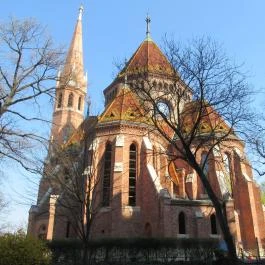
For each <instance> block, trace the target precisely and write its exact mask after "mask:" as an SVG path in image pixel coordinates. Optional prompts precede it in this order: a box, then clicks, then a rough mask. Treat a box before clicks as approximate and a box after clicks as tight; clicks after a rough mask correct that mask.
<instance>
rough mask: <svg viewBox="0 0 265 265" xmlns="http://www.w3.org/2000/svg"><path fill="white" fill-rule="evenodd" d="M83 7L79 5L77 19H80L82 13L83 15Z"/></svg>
mask: <svg viewBox="0 0 265 265" xmlns="http://www.w3.org/2000/svg"><path fill="white" fill-rule="evenodd" d="M83 11H84V7H83V5H81V6H80V7H79V15H78V20H82V15H83Z"/></svg>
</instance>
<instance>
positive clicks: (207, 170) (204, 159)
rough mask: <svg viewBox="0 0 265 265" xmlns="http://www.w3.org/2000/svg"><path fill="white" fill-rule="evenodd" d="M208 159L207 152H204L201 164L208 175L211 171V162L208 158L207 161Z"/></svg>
mask: <svg viewBox="0 0 265 265" xmlns="http://www.w3.org/2000/svg"><path fill="white" fill-rule="evenodd" d="M206 159H208V157H207V153H202V155H201V163H200V165H201V167H202V170H203V172H204V174H205V175H206V176H207V175H208V173H209V162H208V160H207V161H206Z"/></svg>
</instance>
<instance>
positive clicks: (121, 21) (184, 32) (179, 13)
mask: <svg viewBox="0 0 265 265" xmlns="http://www.w3.org/2000/svg"><path fill="white" fill-rule="evenodd" d="M81 3H82V4H83V6H84V15H83V49H84V60H85V69H86V71H87V73H88V93H89V95H90V97H91V101H92V112H93V114H98V113H100V112H101V111H102V109H103V94H102V91H103V90H104V88H106V87H107V86H108V85H109V84H110V83H111V81H112V80H113V78H114V74H115V73H116V72H117V70H116V69H115V66H114V62H117V61H124V59H125V58H127V59H129V58H130V57H131V55H132V54H133V52H134V51H135V50H136V49H137V48H138V46H139V44H140V43H141V42H142V41H143V40H144V38H145V31H146V24H145V18H146V15H147V13H148V14H149V16H150V17H151V21H152V22H151V35H152V39H153V40H154V41H155V42H156V43H157V44H158V45H162V39H163V37H164V36H165V34H166V35H167V36H169V37H170V38H171V37H172V38H174V39H175V40H176V41H180V42H186V41H187V40H191V39H192V38H194V37H201V36H210V37H211V38H212V39H214V40H215V41H217V42H219V43H220V44H221V45H222V46H223V48H224V50H225V51H226V53H227V54H228V55H229V57H230V58H231V59H232V60H233V61H235V62H236V63H238V64H242V65H243V69H244V71H245V72H247V74H248V76H249V83H250V84H251V86H253V88H254V89H256V90H260V89H263V88H264V87H265V67H264V64H265V16H264V10H265V1H264V0H252V1H249V0H222V1H221V0H219V1H218V0H200V1H198V0H185V1H183V0H182V1H180V0H133V1H124V0H123V1H122V0H112V1H108V0H83V2H81V1H79V0H67V1H65V0H64V1H63V0H53V1H51V0H45V1H43V0H42V1H41V0H20V1H17V0H0V7H1V8H0V23H2V22H5V21H6V20H7V19H8V18H9V17H10V16H12V17H16V18H29V17H31V18H36V19H37V20H38V21H39V22H40V23H41V24H42V25H45V26H47V30H48V31H49V32H50V34H51V36H52V37H53V39H54V41H55V43H58V44H61V45H64V46H65V47H68V45H69V43H70V41H71V37H72V34H73V30H74V26H75V23H76V19H77V16H78V8H79V6H80V5H81ZM262 97H264V96H261V97H259V99H258V100H257V103H256V105H257V107H258V108H261V109H262V108H263V106H264V100H263V98H262ZM47 106H48V107H47V108H45V113H46V115H48V116H50V117H51V113H52V105H51V104H47ZM9 167H11V165H7V167H6V171H7V172H11V170H10V169H11V168H9ZM12 172H13V173H10V174H9V175H8V176H6V177H5V178H4V180H2V185H1V186H0V187H2V189H3V190H4V193H5V195H6V196H7V197H8V198H10V207H9V212H8V214H6V215H5V217H3V216H2V217H1V216H0V224H1V223H3V222H9V223H10V224H11V226H12V227H14V226H16V227H17V226H20V225H24V226H25V225H26V222H27V214H28V210H29V203H28V202H25V203H22V204H21V203H18V202H19V201H20V202H21V200H19V199H21V198H23V196H21V195H22V194H24V193H26V190H27V188H28V185H30V184H29V182H27V181H25V176H24V173H23V172H20V171H19V170H13V168H12ZM0 181H1V180H0ZM12 201H13V202H12ZM1 218H2V220H1Z"/></svg>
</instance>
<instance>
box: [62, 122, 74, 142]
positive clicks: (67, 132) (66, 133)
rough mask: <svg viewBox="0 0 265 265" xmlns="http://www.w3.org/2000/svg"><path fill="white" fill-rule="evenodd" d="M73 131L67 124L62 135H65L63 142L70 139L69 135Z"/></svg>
mask: <svg viewBox="0 0 265 265" xmlns="http://www.w3.org/2000/svg"><path fill="white" fill-rule="evenodd" d="M72 132H73V129H72V128H71V127H70V126H69V125H66V126H65V127H64V128H63V129H62V136H63V142H64V143H65V142H66V141H67V140H68V139H69V137H70V135H71V134H72Z"/></svg>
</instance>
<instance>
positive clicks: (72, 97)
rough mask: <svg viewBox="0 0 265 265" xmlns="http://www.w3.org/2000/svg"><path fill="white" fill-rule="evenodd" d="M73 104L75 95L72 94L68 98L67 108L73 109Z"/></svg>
mask: <svg viewBox="0 0 265 265" xmlns="http://www.w3.org/2000/svg"><path fill="white" fill-rule="evenodd" d="M73 102H74V95H73V93H70V94H69V96H68V103H67V107H69V108H72V107H73Z"/></svg>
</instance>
